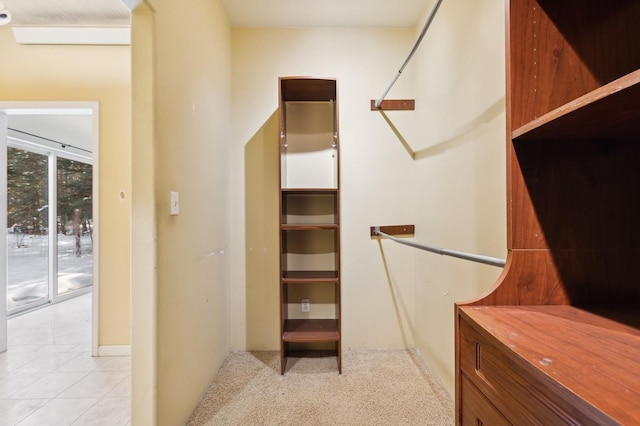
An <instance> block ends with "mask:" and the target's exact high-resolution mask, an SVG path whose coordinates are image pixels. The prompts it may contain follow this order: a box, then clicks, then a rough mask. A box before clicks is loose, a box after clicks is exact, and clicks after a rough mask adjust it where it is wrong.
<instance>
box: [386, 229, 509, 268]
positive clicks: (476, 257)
mask: <svg viewBox="0 0 640 426" xmlns="http://www.w3.org/2000/svg"><path fill="white" fill-rule="evenodd" d="M374 233H375V234H376V235H380V236H382V237H385V238H388V239H390V240H392V241H395V242H396V243H398V244H404V245H405V246H409V247H414V248H417V249H420V250H425V251H428V252H431V253H436V254H440V255H442V256H451V257H456V258H458V259H464V260H470V261H472V262H477V263H484V264H485V265H491V266H497V267H499V268H504V265H505V263H506V262H505V260H504V259H499V258H497V257H490V256H483V255H480V254H473V253H465V252H462V251H455V250H447V249H443V248H438V247H431V246H427V245H424V244H418V243H414V242H411V241H405V240H402V239H400V238H396V237H392V236H391V235H389V234H385V233H384V232H382V231H380V229H378V228H375V229H374Z"/></svg>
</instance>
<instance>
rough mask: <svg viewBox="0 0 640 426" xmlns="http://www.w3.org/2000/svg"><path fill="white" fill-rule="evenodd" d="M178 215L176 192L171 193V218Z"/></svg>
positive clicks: (178, 202) (178, 197)
mask: <svg viewBox="0 0 640 426" xmlns="http://www.w3.org/2000/svg"><path fill="white" fill-rule="evenodd" d="M178 214H180V196H179V194H178V193H177V192H175V191H171V216H177V215H178Z"/></svg>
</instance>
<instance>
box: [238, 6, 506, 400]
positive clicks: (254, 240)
mask: <svg viewBox="0 0 640 426" xmlns="http://www.w3.org/2000/svg"><path fill="white" fill-rule="evenodd" d="M427 6H428V7H427V10H425V16H424V17H423V19H422V20H421V22H420V26H419V28H417V29H416V31H414V30H411V31H410V30H377V29H234V30H233V75H234V80H233V84H234V86H233V87H234V90H233V104H232V105H233V130H234V133H233V148H232V149H233V151H232V152H233V163H232V164H233V174H232V176H233V178H232V188H233V191H232V192H233V194H234V196H233V211H234V215H233V218H232V221H233V228H234V229H243V225H244V224H245V222H246V230H247V233H248V234H247V235H244V236H242V238H238V239H236V238H234V240H233V241H234V244H240V245H241V246H240V247H238V248H237V249H236V250H234V253H235V254H236V256H233V258H232V262H233V268H232V274H233V275H232V277H233V279H232V281H233V282H234V283H235V284H234V285H233V287H232V321H231V326H232V332H231V338H232V347H233V348H236V349H245V348H246V349H277V348H278V334H277V331H275V330H276V329H277V321H278V306H277V297H278V296H277V294H278V274H277V270H272V269H273V268H271V267H270V265H277V262H278V260H277V259H278V258H277V256H278V240H277V218H274V220H273V221H270V220H269V218H270V213H269V211H270V210H269V209H273V208H274V207H273V206H274V205H275V206H277V193H276V189H274V188H277V186H276V185H277V183H275V184H274V185H271V186H269V185H266V184H265V185H266V187H268V188H269V189H268V191H266V192H265V189H264V188H265V186H264V185H262V184H261V185H256V184H255V182H264V181H269V180H270V179H271V180H273V179H277V176H276V177H274V173H273V167H274V166H273V164H274V163H275V164H276V166H275V167H277V154H275V153H274V155H273V156H272V157H271V156H267V153H268V152H270V151H269V150H271V149H275V148H274V147H275V146H276V144H277V142H276V141H275V139H276V138H277V134H276V133H275V130H273V129H271V130H269V129H270V128H271V127H272V126H273V125H274V124H273V123H272V119H273V115H272V114H273V113H274V112H275V111H276V109H277V77H278V76H288V75H312V76H326V77H337V78H338V81H339V98H340V130H341V144H342V145H341V150H342V158H341V162H342V166H341V194H342V199H341V202H342V271H343V276H342V278H343V290H342V291H343V335H344V340H343V346H344V348H345V349H359V348H403V347H407V348H411V347H417V348H418V350H419V351H420V353H421V354H422V357H423V358H424V359H425V361H426V362H427V364H428V365H429V366H430V368H431V369H432V370H433V372H434V373H435V375H436V377H437V378H438V380H439V381H440V382H441V383H442V384H443V385H444V387H445V389H446V390H447V391H448V392H449V393H450V394H451V395H453V378H454V358H453V350H454V347H453V333H454V329H453V324H454V322H453V303H454V302H455V301H460V300H465V299H468V298H471V297H474V296H476V295H478V294H479V293H481V292H483V291H484V290H486V289H487V288H489V287H490V286H491V285H492V284H493V283H494V282H495V280H496V278H497V276H498V275H499V273H500V272H501V270H500V269H499V268H495V267H491V266H483V265H479V264H474V263H469V262H465V261H461V260H457V259H452V258H444V257H441V256H437V255H434V254H429V253H426V252H421V251H417V250H416V249H413V248H408V247H404V246H400V245H397V244H395V243H393V242H390V241H381V242H380V243H378V242H377V241H375V240H371V239H370V238H369V236H368V228H369V226H371V225H393V224H415V225H416V229H417V231H416V236H415V240H416V241H419V242H423V243H427V244H432V245H436V246H440V247H446V248H451V249H457V250H463V251H468V252H473V253H480V254H485V255H489V256H495V257H502V258H504V257H505V255H506V236H505V231H506V219H505V205H506V203H505V153H504V137H505V135H504V133H505V130H504V128H505V126H504V121H505V117H504V11H503V5H502V3H500V2H495V1H491V0H482V1H471V0H459V1H457V2H456V1H454V2H450V3H447V2H445V3H444V4H443V6H442V7H441V9H440V12H439V14H438V16H437V18H436V20H435V22H434V25H433V26H432V28H431V29H430V31H429V34H428V36H427V37H426V38H425V42H424V43H423V45H422V46H421V47H420V49H419V51H418V53H417V55H416V56H415V58H414V60H413V62H412V63H411V64H410V65H409V67H407V69H406V70H405V71H404V73H403V75H402V76H401V78H400V79H399V80H398V82H397V83H396V85H395V86H394V88H393V89H392V90H391V92H390V93H389V95H388V98H389V99H393V98H396V99H398V98H412V99H416V102H417V107H416V111H415V112H388V113H387V114H386V115H382V114H380V113H377V112H371V111H369V100H370V99H372V98H375V97H377V96H379V95H380V94H381V92H382V91H383V90H384V89H385V88H386V86H387V85H388V83H389V81H390V80H391V78H392V77H393V76H394V75H395V72H396V71H397V69H398V67H399V66H400V65H401V64H402V61H404V59H405V57H406V55H407V54H408V52H409V50H410V48H411V47H412V46H413V42H414V41H415V38H416V36H417V30H419V29H420V28H421V27H422V23H423V22H424V19H426V14H427V12H428V11H429V10H430V7H431V4H429V5H427ZM463 28H464V29H465V30H464V31H462V30H461V29H463ZM265 132H266V133H265ZM265 136H266V137H265ZM256 145H259V146H260V149H261V150H262V151H260V153H264V154H265V160H264V163H260V167H257V166H256V162H255V161H253V160H252V161H247V158H246V156H247V155H249V154H251V155H256V152H258V151H256V149H257V148H256ZM265 164H267V165H268V167H267V168H266V169H265V166H264V165H265ZM247 166H251V168H250V169H249V168H247ZM244 191H246V192H244ZM260 191H263V192H260ZM265 200H268V201H265ZM258 207H263V208H262V209H260V208H258ZM276 208H277V207H276ZM243 212H245V213H246V216H243ZM260 226H263V227H264V231H263V232H261V233H254V232H255V230H257V229H258V228H259V227H260ZM249 232H251V233H250V234H249ZM243 243H244V245H242V244H243ZM241 252H244V253H245V256H244V257H242V256H240V253H241ZM243 283H244V284H245V285H242V284H243ZM344 368H345V370H346V371H348V365H345V367H344Z"/></svg>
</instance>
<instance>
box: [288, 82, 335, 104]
mask: <svg viewBox="0 0 640 426" xmlns="http://www.w3.org/2000/svg"><path fill="white" fill-rule="evenodd" d="M280 84H281V89H280V95H281V97H282V101H283V102H328V101H335V100H336V97H337V90H336V80H331V79H324V78H313V77H283V78H281V79H280Z"/></svg>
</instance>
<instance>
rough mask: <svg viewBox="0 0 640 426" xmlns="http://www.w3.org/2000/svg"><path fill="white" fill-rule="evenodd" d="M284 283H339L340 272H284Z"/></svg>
mask: <svg viewBox="0 0 640 426" xmlns="http://www.w3.org/2000/svg"><path fill="white" fill-rule="evenodd" d="M282 281H283V282H284V283H287V284H293V283H337V282H338V271H282Z"/></svg>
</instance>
